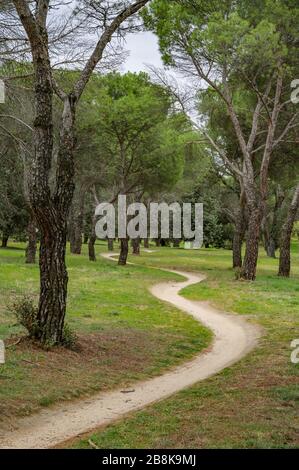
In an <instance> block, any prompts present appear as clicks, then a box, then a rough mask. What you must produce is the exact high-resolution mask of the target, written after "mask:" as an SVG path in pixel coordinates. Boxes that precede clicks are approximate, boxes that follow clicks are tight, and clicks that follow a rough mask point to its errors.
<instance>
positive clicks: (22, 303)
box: [10, 296, 38, 338]
mask: <svg viewBox="0 0 299 470" xmlns="http://www.w3.org/2000/svg"><path fill="white" fill-rule="evenodd" d="M10 310H11V311H12V313H13V314H14V315H15V316H16V318H17V321H18V323H20V325H22V326H23V327H24V328H25V329H26V330H27V331H28V333H29V336H30V338H35V337H36V336H37V335H38V326H37V307H36V306H35V304H34V301H33V299H32V298H31V297H29V296H23V297H21V298H20V299H17V300H15V301H14V302H13V304H12V305H11V307H10Z"/></svg>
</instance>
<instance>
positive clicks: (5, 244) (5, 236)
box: [1, 232, 9, 248]
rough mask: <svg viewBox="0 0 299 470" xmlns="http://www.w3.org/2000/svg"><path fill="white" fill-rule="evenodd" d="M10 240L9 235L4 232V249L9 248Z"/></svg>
mask: <svg viewBox="0 0 299 470" xmlns="http://www.w3.org/2000/svg"><path fill="white" fill-rule="evenodd" d="M8 239H9V234H8V233H5V232H4V233H3V235H2V244H1V246H2V248H6V247H7V244H8Z"/></svg>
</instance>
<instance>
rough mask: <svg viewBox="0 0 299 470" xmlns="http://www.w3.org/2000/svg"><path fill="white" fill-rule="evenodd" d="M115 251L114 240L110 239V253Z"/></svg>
mask: <svg viewBox="0 0 299 470" xmlns="http://www.w3.org/2000/svg"><path fill="white" fill-rule="evenodd" d="M113 250H114V240H113V238H108V251H113Z"/></svg>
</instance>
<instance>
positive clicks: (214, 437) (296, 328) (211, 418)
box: [71, 242, 299, 448]
mask: <svg viewBox="0 0 299 470" xmlns="http://www.w3.org/2000/svg"><path fill="white" fill-rule="evenodd" d="M298 248H299V247H298V242H294V244H293V253H292V261H293V272H292V277H291V278H290V279H280V278H278V277H277V276H276V273H277V260H273V259H269V258H267V257H266V256H265V255H264V253H263V252H261V256H260V261H259V269H258V277H257V280H256V282H254V283H248V282H241V281H235V280H234V274H233V271H232V270H231V268H230V266H231V253H230V252H229V251H225V250H205V249H203V250H200V251H198V252H197V251H196V252H193V251H184V250H172V249H168V248H160V249H159V250H158V251H157V252H156V253H152V254H150V255H143V256H142V257H141V258H140V259H138V262H139V263H140V264H142V265H153V266H163V267H169V268H177V269H186V270H194V271H201V272H205V273H206V274H207V275H208V278H207V280H206V281H205V282H203V283H201V284H197V285H193V286H190V287H188V288H186V289H185V290H184V291H183V294H184V296H186V297H188V298H190V299H193V300H210V301H211V302H212V303H213V304H214V305H216V306H218V307H220V308H221V309H223V310H226V311H228V312H232V313H235V314H240V315H243V316H246V318H247V319H248V321H252V322H254V323H257V324H260V325H261V326H262V328H263V331H264V335H263V337H262V339H261V340H260V343H259V346H258V347H257V348H256V349H255V350H254V351H253V352H251V353H250V354H249V355H248V356H247V357H246V358H244V359H242V360H241V361H240V362H239V363H237V364H235V365H234V366H232V367H230V368H227V369H225V370H224V371H222V372H221V373H219V374H217V375H216V376H214V377H212V378H210V379H208V380H206V381H204V382H203V383H199V384H197V385H196V386H194V387H191V388H190V389H188V390H185V391H183V392H181V393H178V394H176V395H175V396H173V397H171V398H169V399H167V400H164V401H162V402H160V403H157V404H155V405H153V406H150V407H148V408H147V409H146V410H144V411H141V412H137V413H133V414H132V415H131V416H129V417H128V418H126V419H123V420H121V421H119V422H117V423H115V424H113V425H110V426H108V427H106V428H104V429H100V430H99V431H98V432H95V433H93V435H92V436H90V437H89V439H90V438H91V439H92V441H93V442H94V443H95V444H96V445H97V446H98V447H99V448H164V447H166V448H215V447H217V448H218V447H220V448H276V447H279V448H280V447H282V448H290V447H291V448H292V447H298V446H299V437H298V436H299V406H298V405H299V385H298V383H299V366H298V364H297V365H295V364H292V363H291V361H290V353H291V349H290V343H291V341H292V340H293V339H295V338H298V337H299V282H298V281H299V254H298V251H299V250H298ZM135 261H136V260H135ZM71 445H72V447H78V448H88V447H89V446H90V444H89V442H88V439H82V440H78V441H76V442H73V443H72V444H71Z"/></svg>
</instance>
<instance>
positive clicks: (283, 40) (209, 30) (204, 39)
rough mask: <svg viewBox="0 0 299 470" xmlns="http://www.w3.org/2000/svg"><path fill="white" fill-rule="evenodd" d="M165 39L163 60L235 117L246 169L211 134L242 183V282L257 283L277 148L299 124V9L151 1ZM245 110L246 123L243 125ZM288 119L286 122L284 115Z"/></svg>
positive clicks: (149, 16)
mask: <svg viewBox="0 0 299 470" xmlns="http://www.w3.org/2000/svg"><path fill="white" fill-rule="evenodd" d="M144 17H145V20H146V24H147V26H148V28H149V29H152V30H153V31H154V32H155V33H156V34H157V35H158V37H159V43H160V49H161V51H162V54H163V59H164V62H165V63H166V64H168V65H170V66H174V67H176V68H178V69H179V70H180V71H181V72H182V73H184V74H185V75H189V76H191V77H192V78H193V79H194V78H197V80H198V81H199V87H202V83H203V82H204V83H205V84H206V86H208V87H209V88H210V89H211V91H213V92H214V93H215V94H217V95H218V97H219V98H220V99H221V101H222V103H223V106H224V107H225V109H226V114H227V118H228V119H230V121H231V124H232V126H233V129H234V133H235V137H236V139H237V142H238V147H239V150H240V156H241V167H239V166H237V165H236V164H235V162H234V161H232V159H231V158H230V155H227V153H226V151H225V148H223V147H222V140H221V137H220V136H219V138H218V139H216V140H215V139H213V138H212V137H211V136H210V135H206V137H207V139H208V140H209V142H210V144H211V145H212V146H213V147H214V149H215V150H216V151H217V152H218V154H219V156H220V157H221V158H222V159H223V161H224V162H225V164H226V165H227V166H228V167H229V168H230V170H231V171H232V172H233V173H234V174H235V175H236V177H237V178H239V179H241V180H242V185H243V188H244V193H245V196H246V203H247V210H248V221H249V222H248V230H247V240H246V252H245V258H244V261H243V266H242V277H243V278H244V279H246V280H254V279H255V277H256V267H257V259H258V248H259V238H260V227H261V221H262V218H263V215H264V211H265V204H266V200H267V195H268V174H269V165H270V162H271V159H272V156H273V152H274V149H277V148H278V146H279V144H280V143H281V142H282V141H283V140H285V139H286V138H287V136H288V134H289V133H290V132H292V131H293V129H294V128H295V126H297V125H298V121H297V117H298V112H297V109H296V107H295V105H294V104H292V103H291V100H290V94H291V93H290V92H291V88H290V84H291V81H292V80H293V77H294V76H295V73H296V70H297V69H296V66H297V62H296V44H297V41H298V36H297V34H298V31H297V30H298V27H297V25H298V17H299V9H298V5H297V4H296V2H295V1H292V0H290V1H289V2H277V1H274V0H273V1H270V0H267V1H266V0H265V1H264V0H263V1H261V2H259V7H258V8H257V6H256V4H255V3H253V2H250V1H247V0H244V1H242V0H240V1H238V2H235V1H228V2H223V1H220V0H219V1H215V2H212V3H211V2H205V1H203V0H192V1H191V0H190V1H189V0H184V1H180V0H173V1H172V2H171V3H169V2H168V1H167V0H153V2H151V3H150V6H149V8H148V10H147V11H146V13H145V14H144ZM244 104H245V105H246V106H247V111H248V116H247V119H248V122H247V123H246V124H247V125H246V126H245V127H244V126H243V123H242V120H241V119H240V111H241V107H242V105H244ZM285 113H287V115H289V120H288V121H287V122H285V120H284V119H281V116H282V115H284V114H285Z"/></svg>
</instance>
